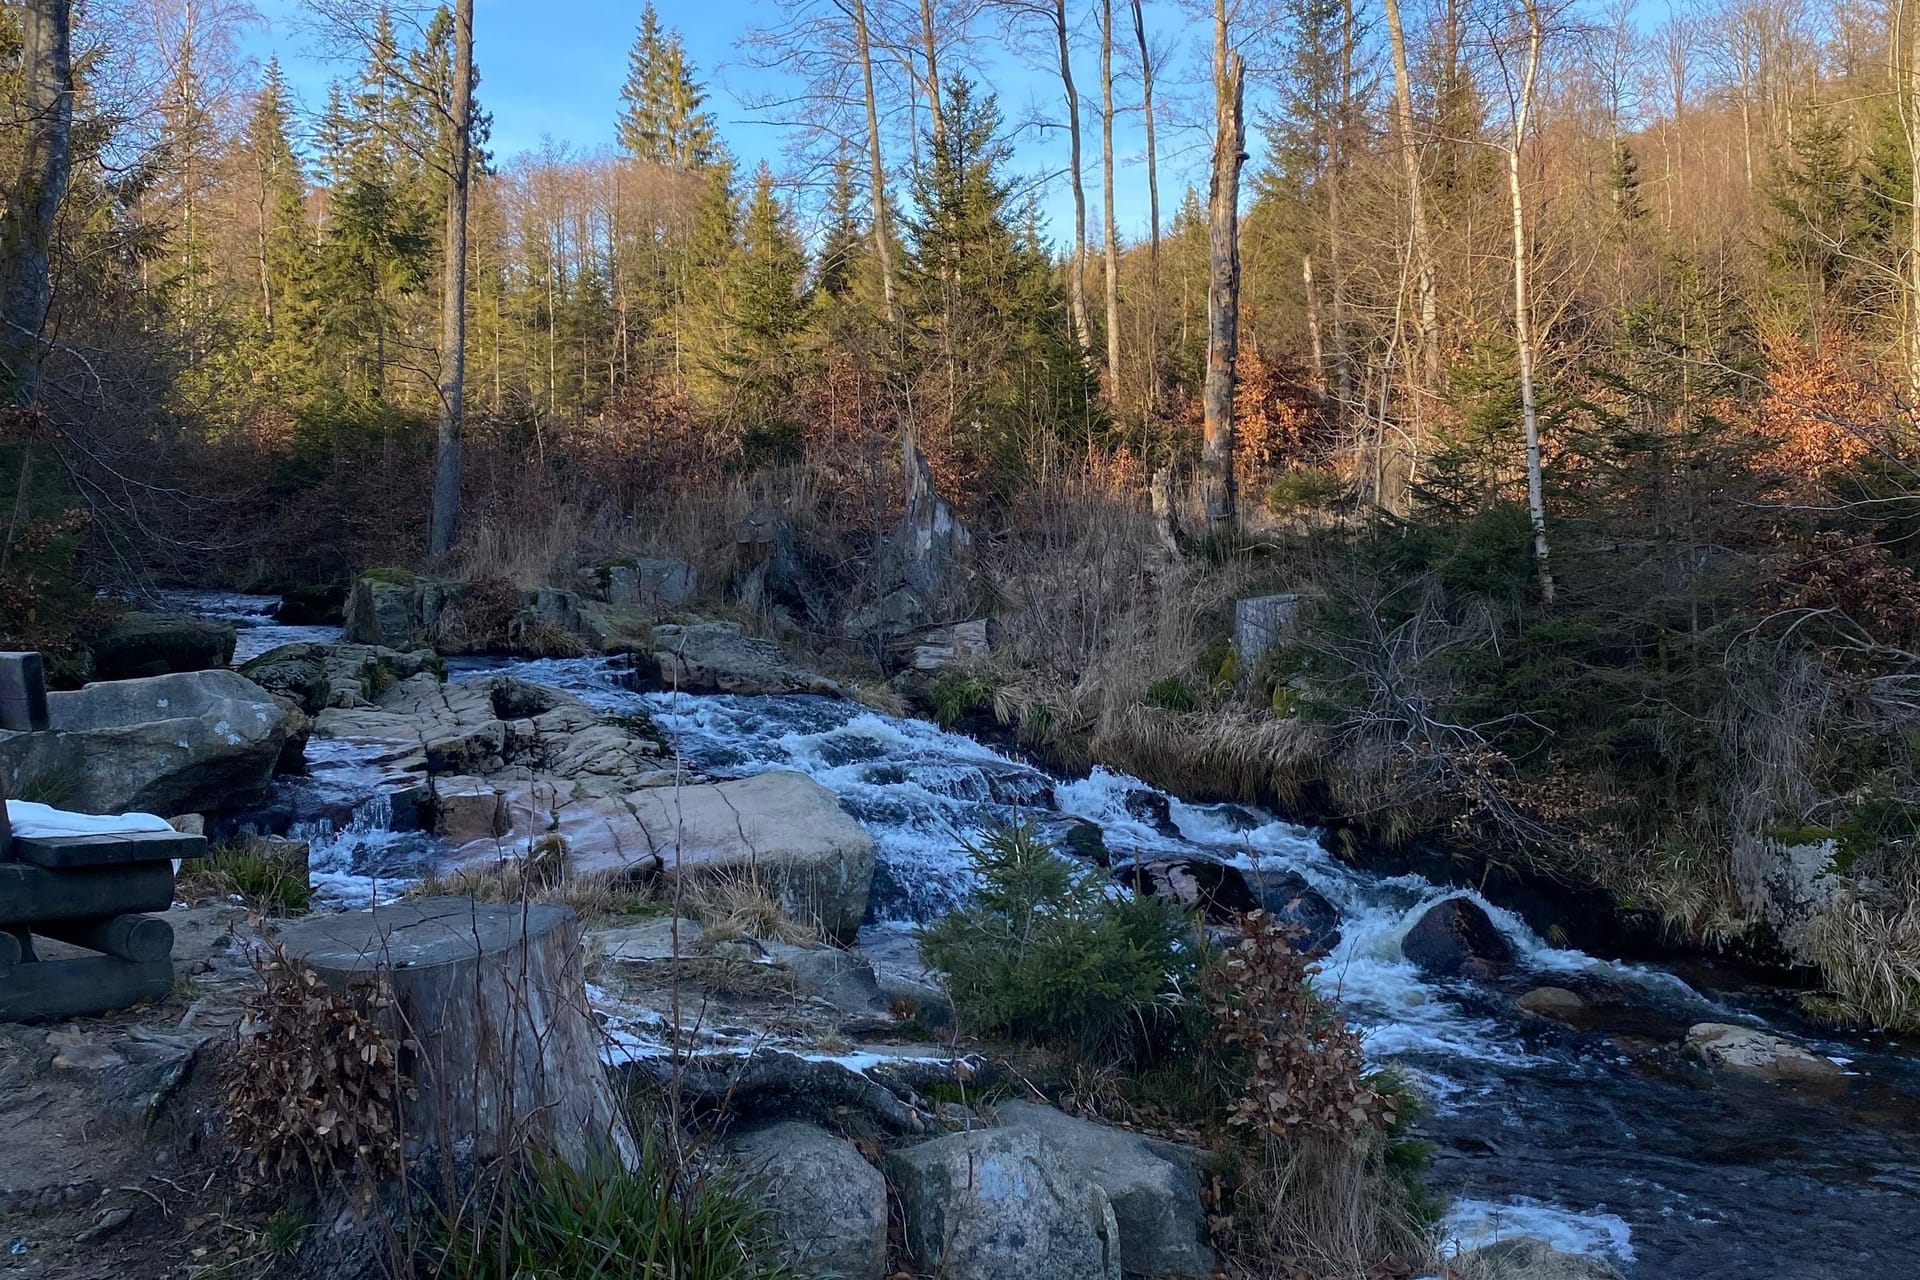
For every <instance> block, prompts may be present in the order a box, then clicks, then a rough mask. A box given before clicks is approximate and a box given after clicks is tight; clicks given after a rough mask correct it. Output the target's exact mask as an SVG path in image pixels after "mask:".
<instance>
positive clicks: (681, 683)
mask: <svg viewBox="0 0 1920 1280" xmlns="http://www.w3.org/2000/svg"><path fill="white" fill-rule="evenodd" d="M653 642H654V653H655V656H656V657H657V658H658V660H659V663H660V683H661V684H662V685H663V686H665V687H667V688H669V689H678V690H680V691H681V692H683V693H741V694H776V693H825V694H832V695H834V696H836V697H837V696H842V695H843V694H844V692H845V691H844V690H842V689H841V687H840V686H839V685H838V684H836V683H835V682H833V681H832V680H828V679H827V678H826V677H824V676H821V675H817V674H815V673H813V672H811V671H804V670H801V669H800V668H798V667H795V666H794V665H793V663H792V661H791V660H790V659H789V658H788V656H787V651H786V650H785V649H783V648H781V647H780V646H779V645H778V644H775V643H774V642H773V641H771V640H758V639H755V638H753V637H751V636H746V635H742V634H741V633H740V628H739V626H738V625H736V624H734V623H730V622H699V623H690V624H687V625H684V626H682V625H678V624H674V625H668V626H660V627H655V628H654V630H653Z"/></svg>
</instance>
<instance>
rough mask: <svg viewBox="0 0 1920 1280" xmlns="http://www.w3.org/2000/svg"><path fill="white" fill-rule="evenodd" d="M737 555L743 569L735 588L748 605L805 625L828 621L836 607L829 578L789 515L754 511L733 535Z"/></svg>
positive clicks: (761, 509) (760, 509) (772, 510)
mask: <svg viewBox="0 0 1920 1280" xmlns="http://www.w3.org/2000/svg"><path fill="white" fill-rule="evenodd" d="M733 554H734V560H735V562H736V563H737V564H738V565H739V570H738V573H737V575H736V577H735V581H734V590H735V591H736V593H737V594H738V595H739V597H740V600H741V602H742V603H743V604H745V605H747V606H748V607H749V608H752V607H754V606H756V605H772V606H775V607H778V608H781V609H785V610H787V611H788V612H789V613H791V614H793V615H794V616H795V617H796V618H798V619H799V620H801V621H803V622H808V623H813V624H823V623H825V622H826V621H827V619H828V617H829V615H830V614H831V612H832V607H833V606H832V596H831V592H830V591H829V590H828V584H827V581H826V575H825V574H824V573H823V572H822V570H821V567H820V566H819V565H817V564H816V563H815V560H814V557H813V556H812V555H811V554H809V553H808V550H807V547H806V544H805V543H804V541H803V540H802V539H801V537H800V533H799V531H798V530H797V529H796V528H795V527H794V523H793V520H792V519H791V518H790V517H789V516H788V515H787V514H786V512H784V511H782V510H780V508H778V507H757V508H755V509H754V510H753V511H752V512H751V513H750V514H749V515H748V516H747V518H746V519H745V520H742V521H741V522H740V527H739V528H738V529H736V530H735V531H734V550H733Z"/></svg>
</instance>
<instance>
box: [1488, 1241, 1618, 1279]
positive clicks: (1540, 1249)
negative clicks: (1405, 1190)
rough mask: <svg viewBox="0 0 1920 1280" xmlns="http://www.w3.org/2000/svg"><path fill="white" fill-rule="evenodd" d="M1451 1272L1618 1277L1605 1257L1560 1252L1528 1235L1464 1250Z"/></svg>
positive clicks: (1508, 1276)
mask: <svg viewBox="0 0 1920 1280" xmlns="http://www.w3.org/2000/svg"><path fill="white" fill-rule="evenodd" d="M1453 1274H1456V1275H1458V1276H1460V1277H1462V1280H1621V1275H1620V1270H1619V1268H1618V1267H1615V1266H1614V1265H1613V1264H1612V1263H1611V1262H1608V1261H1607V1260H1606V1259H1605V1258H1597V1257H1594V1256H1593V1255H1592V1254H1588V1253H1563V1252H1562V1251H1560V1250H1559V1249H1556V1248H1554V1247H1553V1246H1552V1245H1550V1244H1548V1243H1547V1242H1546V1241H1545V1240H1536V1239H1534V1238H1533V1237H1531V1236H1522V1237H1520V1238H1519V1239H1517V1240H1502V1241H1500V1242H1499V1243H1498V1244H1490V1245H1486V1246H1484V1247H1483V1248H1479V1249H1474V1250H1471V1251H1469V1252H1467V1253H1463V1254H1461V1255H1460V1256H1459V1257H1458V1258H1457V1259H1455V1260H1454V1267H1453Z"/></svg>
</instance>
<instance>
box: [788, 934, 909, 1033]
mask: <svg viewBox="0 0 1920 1280" xmlns="http://www.w3.org/2000/svg"><path fill="white" fill-rule="evenodd" d="M761 945H762V948H763V950H764V951H765V953H766V957H767V959H769V960H771V961H772V962H773V963H775V964H777V965H780V966H782V967H784V968H785V969H786V970H787V971H788V972H789V973H791V974H792V975H793V980H794V991H795V993H796V994H798V995H802V996H809V997H812V998H813V999H816V1000H820V1001H824V1002H825V1003H826V1004H829V1005H831V1006H832V1007H833V1008H834V1009H835V1010H836V1011H838V1012H839V1013H842V1014H845V1015H847V1016H849V1017H860V1016H866V1017H880V1016H884V1015H885V1014H886V1013H887V1008H888V1000H887V997H886V995H885V994H884V993H883V992H882V991H881V990H880V983H879V980H878V979H877V978H875V977H874V973H873V966H872V965H871V964H869V963H868V962H867V958H866V957H865V956H864V955H862V954H861V953H860V952H859V951H857V950H842V949H840V948H839V947H821V946H814V947H803V946H796V945H795V944H793V943H790V942H766V943H763V944H761Z"/></svg>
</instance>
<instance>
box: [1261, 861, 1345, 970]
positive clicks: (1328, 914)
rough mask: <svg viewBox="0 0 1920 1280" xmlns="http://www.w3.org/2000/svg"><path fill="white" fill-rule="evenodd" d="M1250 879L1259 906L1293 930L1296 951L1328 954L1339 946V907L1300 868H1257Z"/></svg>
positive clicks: (1278, 921) (1310, 953)
mask: <svg viewBox="0 0 1920 1280" xmlns="http://www.w3.org/2000/svg"><path fill="white" fill-rule="evenodd" d="M1248 882H1249V883H1250V884H1251V885H1252V886H1253V889H1254V892H1255V893H1256V894H1257V895H1258V896H1259V898H1260V906H1261V908H1262V909H1263V910H1265V911H1266V913H1267V914H1268V915H1269V916H1271V917H1273V919H1274V920H1275V921H1276V922H1277V923H1279V924H1280V925H1282V926H1283V927H1285V928H1288V929H1291V930H1293V932H1294V935H1295V936H1294V942H1293V946H1294V950H1296V951H1305V952H1307V953H1308V954H1309V955H1325V954H1326V953H1327V952H1329V951H1332V950H1333V949H1334V948H1335V947H1337V946H1339V945H1340V910H1339V908H1338V907H1335V906H1334V905H1333V904H1332V903H1331V902H1329V901H1327V897H1326V895H1325V894H1323V893H1321V892H1320V891H1319V890H1318V889H1316V888H1314V887H1313V886H1312V885H1311V884H1308V883H1307V878H1306V877H1305V876H1303V875H1301V874H1300V873H1299V872H1297V871H1269V870H1266V869H1264V868H1263V869H1258V870H1255V871H1254V872H1252V873H1251V874H1250V875H1249V876H1248Z"/></svg>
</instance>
